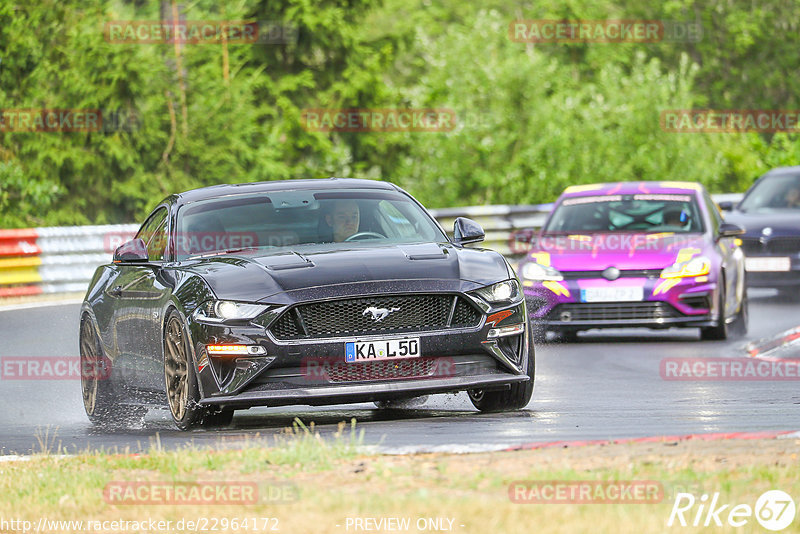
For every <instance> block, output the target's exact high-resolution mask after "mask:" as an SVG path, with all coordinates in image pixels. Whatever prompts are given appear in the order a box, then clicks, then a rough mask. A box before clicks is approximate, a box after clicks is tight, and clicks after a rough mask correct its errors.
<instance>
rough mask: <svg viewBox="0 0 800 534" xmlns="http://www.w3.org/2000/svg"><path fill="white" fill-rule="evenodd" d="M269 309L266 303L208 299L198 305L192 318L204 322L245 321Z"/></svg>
mask: <svg viewBox="0 0 800 534" xmlns="http://www.w3.org/2000/svg"><path fill="white" fill-rule="evenodd" d="M268 309H269V306H268V305H266V304H250V303H247V302H234V301H232V300H210V301H208V302H206V303H205V304H203V305H202V306H200V307H198V308H197V310H195V312H194V319H195V320H197V321H199V322H206V323H223V322H225V321H247V320H250V319H255V318H256V317H258V316H259V315H261V314H262V313H264V312H265V311H267V310H268Z"/></svg>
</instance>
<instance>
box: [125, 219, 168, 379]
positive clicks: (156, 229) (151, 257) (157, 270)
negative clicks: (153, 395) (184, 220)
mask: <svg viewBox="0 0 800 534" xmlns="http://www.w3.org/2000/svg"><path fill="white" fill-rule="evenodd" d="M168 213H169V212H168V210H167V208H166V207H165V206H162V207H160V208H158V209H157V210H155V211H154V212H153V214H152V215H151V216H150V217H149V218H148V220H147V222H145V224H144V225H143V226H142V229H141V230H140V231H139V233H138V234H137V237H138V238H140V239H142V240H143V241H144V242H145V244H146V246H147V255H148V261H147V262H145V263H119V264H117V266H118V269H119V272H118V274H117V277H116V280H115V281H114V283H113V288H112V293H113V296H114V297H115V298H117V299H118V301H119V305H118V306H117V307H116V314H115V315H116V317H115V322H116V325H117V336H116V338H117V347H118V351H119V355H120V356H119V360H120V361H119V365H118V366H116V367H115V370H116V371H117V372H119V373H121V374H122V375H123V377H124V378H125V381H126V382H127V383H128V384H129V385H130V386H131V387H133V388H136V389H141V390H149V391H158V390H160V389H163V368H162V367H161V358H162V353H161V325H162V321H163V318H162V317H161V313H162V310H163V307H164V305H165V303H166V300H167V299H168V298H169V294H170V288H169V287H168V286H167V285H166V284H165V283H164V279H163V276H162V272H161V271H162V268H163V265H164V263H165V261H166V259H167V258H166V253H167V247H166V244H167V241H168V239H167V238H168V236H169V229H170V225H169V217H168Z"/></svg>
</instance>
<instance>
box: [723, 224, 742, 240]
mask: <svg viewBox="0 0 800 534" xmlns="http://www.w3.org/2000/svg"><path fill="white" fill-rule="evenodd" d="M742 234H744V228H742V227H741V226H739V225H738V224H732V223H722V224H720V225H719V234H718V235H719V237H738V236H740V235H742Z"/></svg>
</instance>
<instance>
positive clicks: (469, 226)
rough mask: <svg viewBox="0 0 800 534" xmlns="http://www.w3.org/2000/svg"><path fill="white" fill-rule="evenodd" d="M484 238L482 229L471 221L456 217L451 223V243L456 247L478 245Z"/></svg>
mask: <svg viewBox="0 0 800 534" xmlns="http://www.w3.org/2000/svg"><path fill="white" fill-rule="evenodd" d="M484 237H486V234H485V233H484V232H483V228H481V225H480V224H478V223H476V222H475V221H473V220H472V219H467V218H466V217H458V218H456V220H455V222H454V223H453V242H455V244H456V245H466V244H468V243H478V242H480V241H483V238H484Z"/></svg>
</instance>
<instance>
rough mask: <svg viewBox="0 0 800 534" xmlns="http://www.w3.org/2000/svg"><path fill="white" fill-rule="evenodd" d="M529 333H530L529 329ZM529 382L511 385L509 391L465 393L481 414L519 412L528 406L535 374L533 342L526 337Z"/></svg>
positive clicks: (474, 391) (470, 391) (474, 390)
mask: <svg viewBox="0 0 800 534" xmlns="http://www.w3.org/2000/svg"><path fill="white" fill-rule="evenodd" d="M528 328H529V331H530V327H528ZM526 372H527V375H528V376H529V377H530V380H528V381H527V382H522V383H517V384H511V387H510V388H509V389H504V390H500V391H484V390H481V389H473V390H469V391H467V394H468V395H469V400H470V401H471V402H472V405H473V406H475V407H476V408H477V409H478V410H480V411H482V412H505V411H511V410H521V409H523V408H524V407H526V406H527V405H528V403H529V402H530V400H531V397H532V396H533V379H534V376H535V374H536V354H535V350H534V344H533V341H532V340H531V339H530V336H529V337H528V367H527V369H526Z"/></svg>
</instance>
